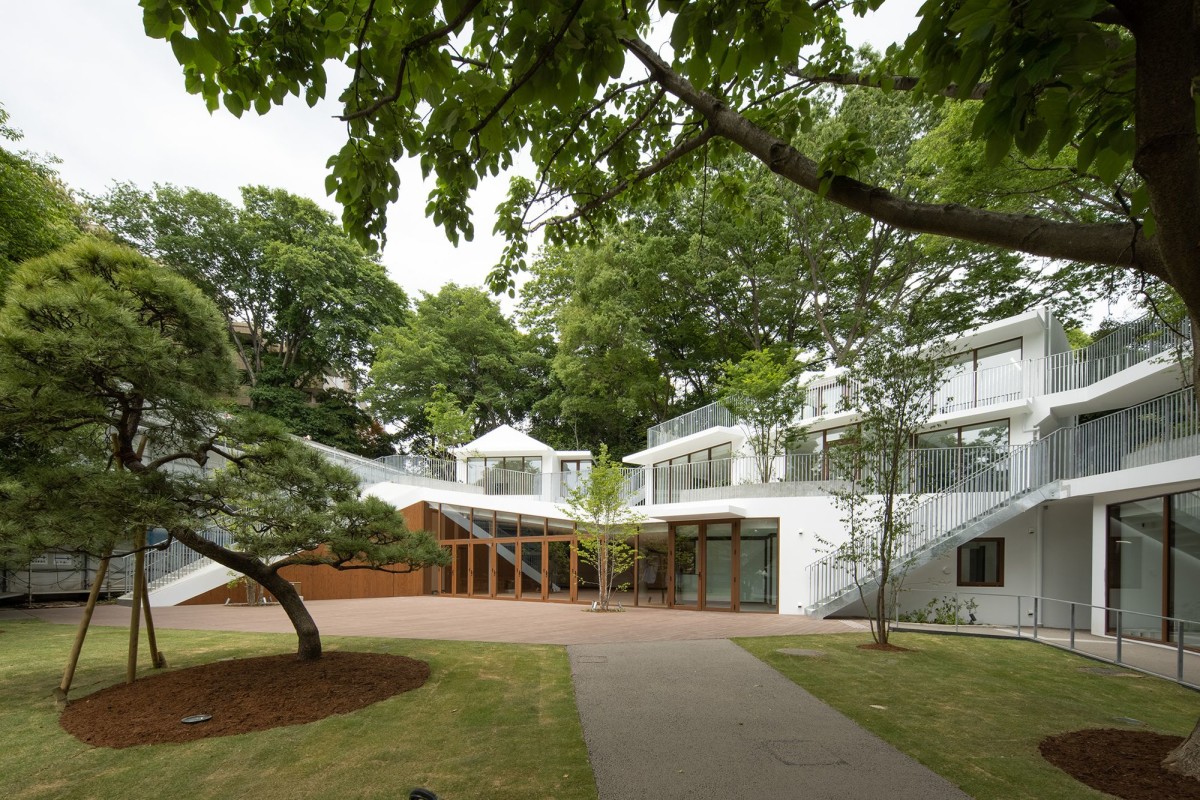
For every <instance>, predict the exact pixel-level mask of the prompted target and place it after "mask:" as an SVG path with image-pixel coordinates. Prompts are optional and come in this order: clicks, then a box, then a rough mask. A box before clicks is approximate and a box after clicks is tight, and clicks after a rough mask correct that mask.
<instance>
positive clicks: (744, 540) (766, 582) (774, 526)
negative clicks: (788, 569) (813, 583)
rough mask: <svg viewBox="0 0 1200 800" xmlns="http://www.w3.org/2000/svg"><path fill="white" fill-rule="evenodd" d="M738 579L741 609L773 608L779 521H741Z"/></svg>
mask: <svg viewBox="0 0 1200 800" xmlns="http://www.w3.org/2000/svg"><path fill="white" fill-rule="evenodd" d="M739 541H740V542H741V558H740V562H741V581H740V583H739V584H738V586H739V594H740V597H741V605H740V608H741V610H742V611H772V612H773V611H776V610H777V609H778V600H777V599H776V597H775V586H776V583H777V581H778V576H777V574H776V570H777V569H778V564H779V521H778V520H774V519H747V520H743V521H742V525H741V533H740V535H739Z"/></svg>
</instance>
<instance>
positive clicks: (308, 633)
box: [174, 529, 321, 661]
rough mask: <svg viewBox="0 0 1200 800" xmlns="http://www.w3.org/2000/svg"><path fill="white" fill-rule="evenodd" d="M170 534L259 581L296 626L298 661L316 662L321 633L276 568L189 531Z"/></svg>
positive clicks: (214, 559) (192, 547)
mask: <svg viewBox="0 0 1200 800" xmlns="http://www.w3.org/2000/svg"><path fill="white" fill-rule="evenodd" d="M174 535H175V538H176V539H178V540H179V541H180V542H181V543H182V544H183V545H184V546H185V547H189V548H191V549H192V550H195V551H196V552H197V553H199V554H200V555H202V556H205V557H207V558H211V559H212V560H213V561H215V562H217V563H218V564H220V565H221V566H223V567H229V569H231V570H234V571H235V572H240V573H242V574H243V575H245V576H247V577H248V578H252V579H254V580H256V581H258V582H259V583H260V584H262V586H263V588H264V589H266V590H267V591H269V592H270V593H271V594H273V595H275V599H276V600H278V601H279V605H281V606H283V610H284V613H286V614H287V615H288V620H289V621H290V622H291V623H292V627H293V628H295V629H296V639H297V640H298V645H297V648H296V655H297V657H299V659H300V660H301V661H316V660H317V659H319V658H320V657H321V633H320V631H318V630H317V623H316V622H314V621H313V618H312V615H311V614H309V613H308V609H307V608H305V607H304V601H303V600H301V599H300V595H299V594H297V593H296V589H295V587H293V586H292V584H291V583H289V582H288V581H286V580H284V579H283V578H282V577H281V576H280V575H279V573H278V572H277V571H275V570H274V569H272V568H270V567H268V566H267V565H266V564H264V563H262V562H261V561H259V560H258V559H257V558H254V557H252V556H248V555H246V554H245V553H239V552H237V551H235V550H228V549H226V548H224V547H221V546H220V545H219V544H217V543H216V542H211V541H209V540H208V539H205V538H204V537H203V536H201V535H200V534H198V533H195V532H193V531H189V530H186V529H184V530H177V531H175V532H174Z"/></svg>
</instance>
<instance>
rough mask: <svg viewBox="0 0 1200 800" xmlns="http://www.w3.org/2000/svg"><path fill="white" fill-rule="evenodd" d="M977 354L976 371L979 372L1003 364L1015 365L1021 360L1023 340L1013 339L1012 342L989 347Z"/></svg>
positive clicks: (981, 349)
mask: <svg viewBox="0 0 1200 800" xmlns="http://www.w3.org/2000/svg"><path fill="white" fill-rule="evenodd" d="M975 352H976V359H975V363H976V367H975V369H977V370H981V369H990V368H991V367H998V366H1001V365H1003V364H1015V363H1017V362H1018V361H1020V360H1021V340H1020V339H1013V340H1012V341H1010V342H1000V343H999V344H992V345H988V346H987V347H981V348H979V349H978V350H976V351H975Z"/></svg>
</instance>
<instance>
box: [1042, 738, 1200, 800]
mask: <svg viewBox="0 0 1200 800" xmlns="http://www.w3.org/2000/svg"><path fill="white" fill-rule="evenodd" d="M1182 741H1183V737H1182V736H1167V735H1166V734H1162V733H1152V732H1151V731H1137V730H1118V729H1116V728H1102V729H1094V730H1083V731H1072V732H1070V733H1060V734H1059V735H1057V736H1047V737H1046V738H1045V739H1043V740H1042V742H1041V744H1039V745H1038V749H1039V750H1041V751H1042V757H1043V758H1045V759H1046V760H1047V761H1049V762H1050V763H1051V764H1053V765H1054V766H1056V767H1058V768H1059V769H1061V770H1062V771H1063V772H1065V773H1067V774H1068V775H1070V776H1071V777H1073V778H1075V779H1076V780H1078V781H1080V782H1081V783H1086V784H1087V785H1088V786H1090V787H1092V788H1093V789H1096V790H1098V791H1101V792H1108V793H1109V794H1111V795H1115V796H1117V797H1120V798H1123V799H1124V800H1164V798H1168V797H1169V798H1171V800H1200V781H1198V780H1196V779H1195V778H1185V777H1184V776H1182V775H1176V774H1175V773H1173V772H1167V771H1166V770H1165V769H1163V768H1162V760H1163V759H1164V758H1166V755H1167V753H1169V752H1171V751H1172V750H1174V749H1175V748H1176V747H1178V746H1179V744H1180V742H1182Z"/></svg>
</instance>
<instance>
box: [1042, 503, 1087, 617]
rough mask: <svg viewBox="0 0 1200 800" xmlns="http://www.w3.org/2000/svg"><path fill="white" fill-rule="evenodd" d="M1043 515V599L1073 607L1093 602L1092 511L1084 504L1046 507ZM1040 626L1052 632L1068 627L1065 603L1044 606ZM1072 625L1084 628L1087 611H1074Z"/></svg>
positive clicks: (1053, 504)
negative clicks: (1070, 604) (1055, 629)
mask: <svg viewBox="0 0 1200 800" xmlns="http://www.w3.org/2000/svg"><path fill="white" fill-rule="evenodd" d="M1044 508H1045V511H1043V512H1042V591H1041V592H1040V593H1039V594H1041V595H1042V596H1043V597H1047V598H1053V599H1055V600H1065V601H1068V602H1076V603H1090V602H1091V601H1092V595H1091V591H1092V580H1093V575H1092V558H1093V553H1092V507H1091V504H1090V503H1087V502H1076V503H1071V502H1061V503H1048V504H1047V505H1046V506H1045V507H1044ZM1041 619H1042V624H1043V625H1046V626H1049V627H1052V628H1066V627H1068V626H1069V625H1070V621H1071V609H1070V606H1069V605H1067V604H1065V603H1052V602H1051V603H1046V605H1045V607H1044V608H1043V609H1042V614H1041ZM1075 624H1076V625H1078V626H1081V627H1087V624H1088V615H1087V612H1086V611H1082V610H1081V611H1077V612H1076V617H1075Z"/></svg>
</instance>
